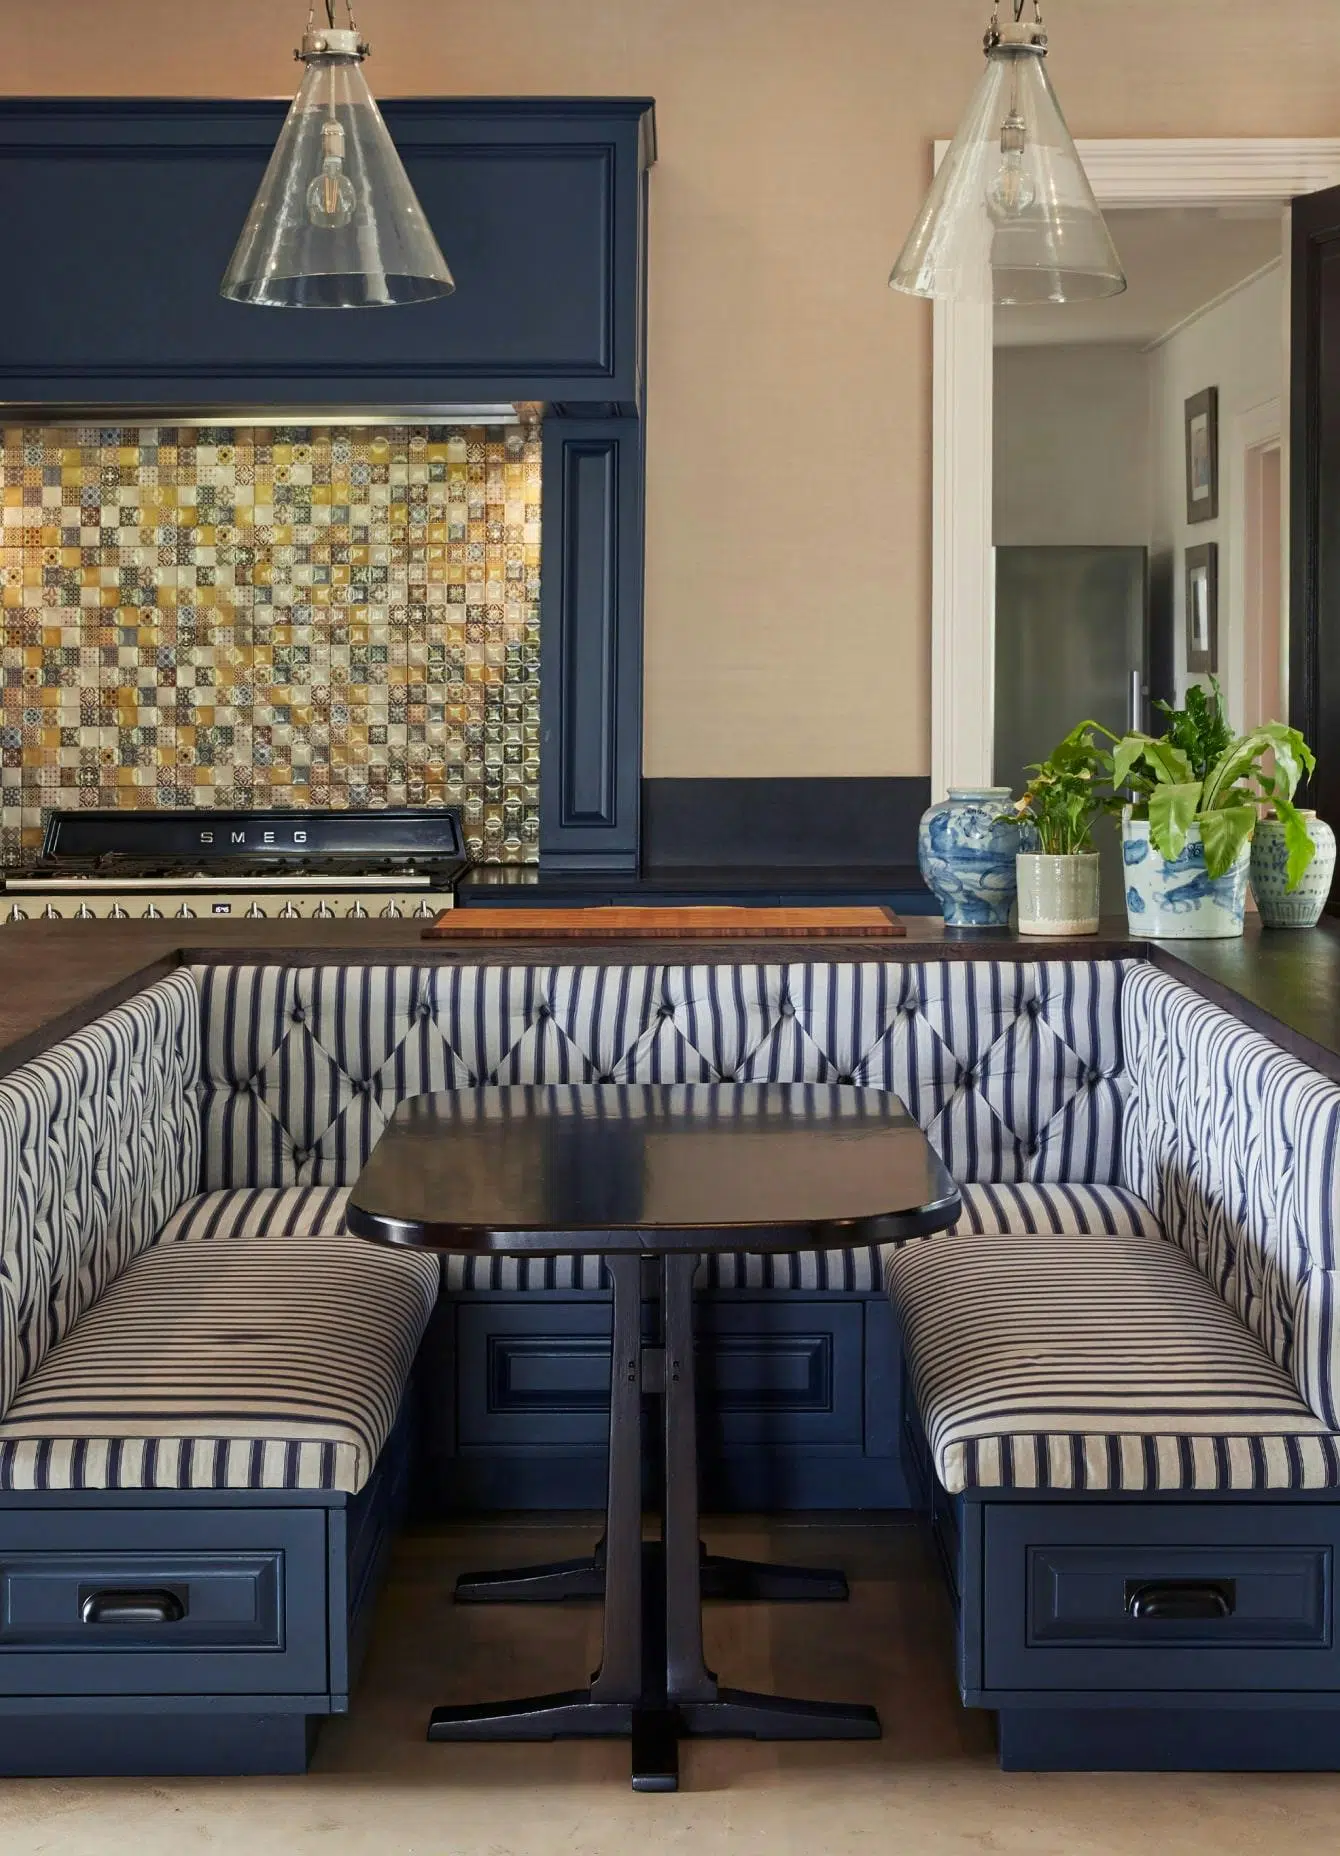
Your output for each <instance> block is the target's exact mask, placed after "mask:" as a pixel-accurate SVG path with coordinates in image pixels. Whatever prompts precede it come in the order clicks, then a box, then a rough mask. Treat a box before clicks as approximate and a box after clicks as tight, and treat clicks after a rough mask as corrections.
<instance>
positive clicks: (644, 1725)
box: [631, 1708, 680, 1792]
mask: <svg viewBox="0 0 1340 1856" xmlns="http://www.w3.org/2000/svg"><path fill="white" fill-rule="evenodd" d="M679 1734H680V1724H679V1720H678V1717H677V1715H676V1714H675V1712H674V1710H673V1709H671V1708H634V1710H633V1734H632V1740H633V1744H632V1748H631V1753H632V1759H631V1764H632V1770H633V1790H634V1791H635V1792H677V1791H678V1790H679Z"/></svg>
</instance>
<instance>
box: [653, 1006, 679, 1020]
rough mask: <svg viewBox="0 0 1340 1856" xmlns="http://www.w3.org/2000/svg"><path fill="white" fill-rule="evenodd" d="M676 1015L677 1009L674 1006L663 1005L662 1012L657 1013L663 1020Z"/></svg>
mask: <svg viewBox="0 0 1340 1856" xmlns="http://www.w3.org/2000/svg"><path fill="white" fill-rule="evenodd" d="M674 1015H675V1008H674V1006H673V1005H663V1006H662V1007H661V1009H660V1011H659V1012H657V1014H656V1016H657V1017H658V1018H661V1019H665V1018H673V1017H674Z"/></svg>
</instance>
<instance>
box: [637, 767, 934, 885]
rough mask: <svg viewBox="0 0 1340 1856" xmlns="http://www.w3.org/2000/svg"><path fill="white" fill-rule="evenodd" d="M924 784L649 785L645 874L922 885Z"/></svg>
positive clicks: (645, 787)
mask: <svg viewBox="0 0 1340 1856" xmlns="http://www.w3.org/2000/svg"><path fill="white" fill-rule="evenodd" d="M930 794H931V783H930V779H929V777H926V778H922V777H920V776H917V777H908V778H893V777H889V778H851V779H841V778H839V779H812V780H805V779H765V780H754V779H748V780H737V779H723V780H697V779H693V780H643V782H642V869H643V874H644V875H647V876H655V875H662V874H667V873H669V872H672V871H674V870H684V869H693V870H707V869H711V868H713V867H718V866H719V867H723V868H738V869H752V870H761V869H770V870H786V869H806V870H820V869H834V870H849V871H861V870H865V871H870V872H872V873H873V872H876V871H878V872H881V873H884V872H889V871H891V870H895V869H902V870H905V871H907V872H908V873H909V875H910V878H911V880H912V881H913V882H915V883H916V884H917V885H918V886H919V885H920V879H919V877H918V876H917V871H916V864H917V824H918V821H919V820H920V818H921V815H922V813H923V812H924V811H925V810H926V807H927V806H928V805H929V804H930Z"/></svg>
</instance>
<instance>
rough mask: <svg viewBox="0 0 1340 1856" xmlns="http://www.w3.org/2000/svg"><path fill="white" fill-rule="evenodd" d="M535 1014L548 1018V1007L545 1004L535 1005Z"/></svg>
mask: <svg viewBox="0 0 1340 1856" xmlns="http://www.w3.org/2000/svg"><path fill="white" fill-rule="evenodd" d="M535 1016H536V1018H548V1016H549V1007H548V1006H547V1005H537V1006H536V1008H535Z"/></svg>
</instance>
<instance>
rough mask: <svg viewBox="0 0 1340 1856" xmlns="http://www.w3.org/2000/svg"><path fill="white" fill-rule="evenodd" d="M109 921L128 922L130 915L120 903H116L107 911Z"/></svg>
mask: <svg viewBox="0 0 1340 1856" xmlns="http://www.w3.org/2000/svg"><path fill="white" fill-rule="evenodd" d="M107 919H108V921H109V922H128V921H129V920H130V915H129V913H128V912H127V911H126V910H125V909H123V908H122V907H121V904H120V903H119V902H114V903H113V904H112V906H111V908H110V909H108V911H107Z"/></svg>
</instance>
